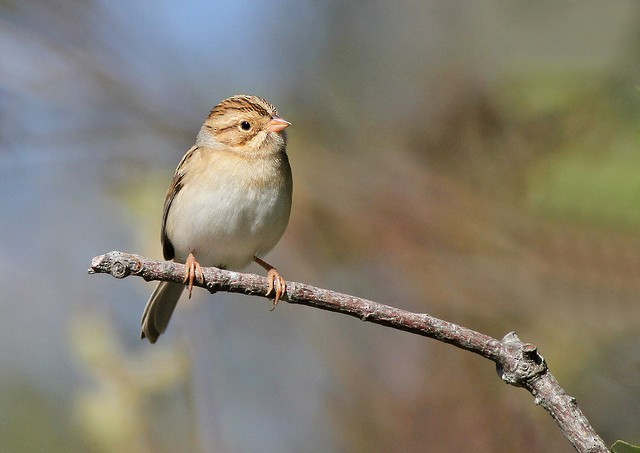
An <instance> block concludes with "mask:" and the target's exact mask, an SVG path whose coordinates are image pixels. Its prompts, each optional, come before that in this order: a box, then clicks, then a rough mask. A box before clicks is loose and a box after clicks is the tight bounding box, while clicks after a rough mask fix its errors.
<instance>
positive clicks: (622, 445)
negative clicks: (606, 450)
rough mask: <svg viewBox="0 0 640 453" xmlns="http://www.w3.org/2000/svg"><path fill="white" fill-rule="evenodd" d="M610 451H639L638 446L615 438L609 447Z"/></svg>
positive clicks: (614, 452)
mask: <svg viewBox="0 0 640 453" xmlns="http://www.w3.org/2000/svg"><path fill="white" fill-rule="evenodd" d="M611 453H640V447H638V446H636V445H631V444H630V443H627V442H625V441H623V440H617V441H616V443H615V444H613V446H612V447H611Z"/></svg>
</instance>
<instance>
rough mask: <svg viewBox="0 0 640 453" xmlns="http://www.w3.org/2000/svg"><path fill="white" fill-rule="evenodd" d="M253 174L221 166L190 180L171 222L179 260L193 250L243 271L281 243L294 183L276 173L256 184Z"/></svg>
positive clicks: (205, 260) (207, 261)
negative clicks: (236, 173) (270, 181)
mask: <svg viewBox="0 0 640 453" xmlns="http://www.w3.org/2000/svg"><path fill="white" fill-rule="evenodd" d="M286 165H287V166H288V163H287V164H286ZM261 168H262V169H263V170H267V169H266V168H264V165H262V166H261ZM261 171H262V170H261ZM271 171H273V168H272V169H271ZM287 172H288V167H287ZM248 173H249V174H251V173H252V172H251V171H249V172H244V173H243V174H242V176H241V177H240V178H238V177H234V176H233V175H231V174H229V173H225V172H224V171H215V172H213V174H209V175H208V176H207V177H201V178H198V179H190V180H188V181H186V182H185V184H184V186H183V188H182V189H181V190H180V192H179V193H178V194H177V195H176V197H175V199H174V200H173V203H172V204H171V208H170V210H169V213H168V216H167V225H166V232H167V236H168V238H169V240H170V241H171V243H172V244H173V247H174V249H175V255H176V256H175V259H176V260H177V261H179V262H184V261H185V260H186V257H187V256H188V255H189V253H191V252H193V254H194V256H195V257H196V260H197V261H198V262H199V263H200V264H201V265H202V266H216V267H226V268H228V269H238V270H239V269H242V268H244V267H245V266H247V265H248V264H249V263H250V262H251V261H252V259H253V257H254V256H262V255H264V254H266V253H267V252H269V251H270V250H271V249H272V248H273V247H274V246H275V245H276V243H277V242H278V241H279V240H280V238H281V237H282V234H283V233H284V230H285V229H286V227H287V223H288V222H289V212H290V209H291V189H290V186H287V185H284V184H282V183H281V181H279V179H278V176H276V177H275V178H274V177H272V178H270V179H273V184H264V183H262V184H252V183H251V180H250V179H248V178H247V176H246V175H247V174H248ZM253 174H254V176H256V177H259V176H260V174H259V172H258V173H257V174H256V172H255V171H254V172H253ZM272 176H273V175H272ZM280 176H284V175H280Z"/></svg>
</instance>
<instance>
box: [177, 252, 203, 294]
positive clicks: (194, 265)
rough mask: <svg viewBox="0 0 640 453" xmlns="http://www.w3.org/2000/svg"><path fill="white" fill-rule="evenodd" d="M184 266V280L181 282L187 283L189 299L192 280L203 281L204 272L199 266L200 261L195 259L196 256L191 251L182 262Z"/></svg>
mask: <svg viewBox="0 0 640 453" xmlns="http://www.w3.org/2000/svg"><path fill="white" fill-rule="evenodd" d="M184 264H185V266H186V272H185V275H184V280H182V283H185V284H186V283H187V282H188V286H187V291H189V299H191V292H192V291H193V282H194V281H195V280H197V281H198V282H199V283H204V273H203V272H202V267H200V263H198V262H197V261H196V257H195V256H193V253H189V256H188V257H187V261H186V262H185V263H184Z"/></svg>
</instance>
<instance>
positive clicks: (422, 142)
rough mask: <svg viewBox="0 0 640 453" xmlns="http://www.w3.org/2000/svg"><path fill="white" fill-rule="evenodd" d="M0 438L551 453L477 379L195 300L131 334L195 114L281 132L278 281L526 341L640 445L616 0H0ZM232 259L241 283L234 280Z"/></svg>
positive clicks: (633, 72)
mask: <svg viewBox="0 0 640 453" xmlns="http://www.w3.org/2000/svg"><path fill="white" fill-rule="evenodd" d="M0 55H1V56H2V58H1V61H2V62H1V63H0V193H1V194H2V195H0V213H1V218H0V233H1V234H0V285H1V287H2V292H1V293H2V295H1V300H0V450H1V451H3V452H23V451H49V452H70V451H103V452H114V451H118V452H150V451H159V452H172V451H202V452H210V451H216V452H284V451H292V452H293V451H305V452H326V451H335V452H347V451H349V452H352V451H354V452H360V451H362V452H364V451H380V452H382V451H441V452H454V451H455V452H457V451H473V452H495V451H527V452H549V451H554V452H555V451H557V452H570V451H573V450H572V448H571V446H570V445H569V443H568V442H567V441H566V440H565V438H564V437H563V435H562V434H561V432H560V431H559V430H558V428H557V427H556V425H555V423H554V422H553V420H552V419H551V417H550V416H549V415H548V414H547V413H546V412H544V410H543V409H541V408H540V407H537V406H535V404H534V401H533V398H532V397H531V395H530V394H529V393H527V392H526V391H524V390H521V389H516V388H513V387H507V386H506V385H505V384H503V383H502V382H501V381H500V379H499V378H498V377H497V375H496V374H495V370H494V366H493V364H492V363H491V362H488V361H487V360H484V359H482V358H479V357H476V356H474V355H472V354H469V353H467V352H464V351H461V350H457V349H455V348H453V347H452V346H448V345H443V344H440V343H438V342H436V341H433V340H429V339H425V338H421V337H417V336H414V335H410V334H407V333H403V332H399V331H394V330H391V329H388V328H383V327H380V326H376V325H372V324H368V323H362V322H359V321H358V320H356V319H353V318H348V317H346V316H340V315H337V314H332V313H326V312H322V311H320V310H314V309H310V308H306V307H300V306H290V305H288V304H286V303H285V304H281V305H280V306H279V307H278V309H277V310H275V312H273V313H269V308H270V302H269V301H267V300H266V299H259V298H248V297H244V296H240V295H226V294H216V295H215V296H211V295H208V294H206V293H205V292H204V291H201V290H198V291H196V292H195V293H194V295H196V297H194V299H192V300H190V301H187V300H183V301H182V303H181V304H180V305H179V307H178V309H177V312H176V314H175V315H174V318H173V320H172V323H171V325H170V328H169V331H168V332H167V333H166V334H165V335H164V336H162V337H161V338H160V341H159V342H158V344H156V345H153V346H152V345H149V344H148V343H147V342H146V341H140V339H139V319H140V315H141V313H142V309H143V307H144V305H145V303H146V301H147V298H148V296H149V295H150V293H151V291H152V290H153V288H154V286H155V285H154V284H153V283H147V282H144V281H143V280H142V279H137V278H129V279H126V280H123V281H118V280H115V279H113V278H111V277H108V276H101V275H97V276H88V275H87V273H86V270H87V268H88V267H89V265H90V262H91V258H93V257H94V256H96V255H99V254H102V253H105V252H108V251H111V250H121V251H129V252H136V253H140V254H143V255H147V256H150V257H154V258H161V256H162V253H161V248H160V241H159V231H160V220H161V210H162V204H163V201H164V196H165V192H166V188H167V187H168V184H169V181H170V179H171V177H172V175H173V171H174V169H175V166H176V165H177V163H178V161H179V159H180V158H181V157H182V155H183V153H184V152H185V151H186V150H187V149H188V148H189V147H190V146H191V145H192V144H193V142H194V139H195V135H196V133H197V131H198V129H199V128H200V125H201V123H202V121H203V120H204V118H205V117H206V116H207V114H208V112H209V110H210V109H211V108H212V107H213V106H214V105H215V104H216V103H218V102H219V101H220V100H221V99H223V98H225V97H227V96H230V95H232V94H234V93H238V92H240V93H253V94H257V95H260V96H262V97H264V98H266V99H268V100H269V101H271V102H272V103H273V104H275V105H276V106H277V107H278V109H279V111H280V113H281V115H282V116H283V117H284V118H286V119H288V120H289V121H291V122H292V123H293V126H292V127H291V128H290V129H289V131H290V132H289V156H290V160H291V164H292V167H293V172H294V178H295V188H294V203H293V211H292V216H291V222H290V225H289V228H288V230H287V232H286V234H285V236H284V238H283V239H282V241H281V242H280V243H279V244H278V245H277V247H276V248H275V249H274V250H273V252H272V253H271V254H270V255H269V256H268V260H269V261H270V262H271V263H273V264H274V265H276V266H277V267H278V269H279V270H280V271H281V273H282V274H283V275H284V276H285V278H286V279H288V280H292V281H301V282H306V283H309V284H313V285H317V286H320V287H324V288H331V289H334V290H338V291H342V292H346V293H351V294H355V295H359V296H363V297H367V298H371V299H373V300H377V301H380V302H382V303H386V304H389V305H393V306H397V307H401V308H405V309H408V310H412V311H417V312H426V313H429V314H431V315H433V316H436V317H439V318H443V319H447V320H449V321H452V322H456V323H458V324H462V325H465V326H467V327H470V328H472V329H475V330H478V331H481V332H483V333H486V334H489V335H492V336H494V337H497V338H501V337H502V336H503V335H504V334H506V333H507V332H509V331H511V330H515V331H517V332H518V334H519V335H520V337H521V338H522V339H523V340H525V341H528V342H532V343H534V344H536V345H538V347H539V349H540V351H541V353H542V354H543V355H544V357H545V358H546V359H547V360H548V362H549V364H550V367H551V371H552V372H553V373H554V374H555V375H556V377H557V378H558V379H559V381H560V383H561V385H562V386H563V387H564V388H565V389H566V390H567V392H568V393H569V394H570V395H573V396H575V397H576V398H577V400H578V403H579V404H580V407H581V408H582V410H583V411H584V412H585V414H586V416H587V417H588V418H589V420H590V421H591V422H592V424H593V425H594V427H595V428H596V430H597V431H598V433H599V434H600V435H601V436H602V437H603V438H604V439H605V441H606V442H607V444H609V445H610V444H612V443H613V441H614V440H616V439H625V440H627V441H630V442H635V443H640V430H638V426H640V425H639V422H640V381H639V380H638V379H637V375H638V371H639V370H640V336H639V334H638V322H639V321H640V305H639V304H638V297H639V296H640V281H639V280H638V278H637V274H638V271H639V270H640V253H639V252H640V235H639V234H638V232H639V231H640V209H639V207H640V153H639V152H638V148H639V146H638V145H639V139H640V135H639V134H640V122H639V120H640V91H639V89H640V78H639V75H640V74H639V66H638V65H639V63H640V58H639V57H640V4H639V3H638V2H635V1H631V0H629V1H622V0H621V1H616V2H610V3H607V5H606V7H603V4H602V2H597V1H593V0H584V1H569V0H567V1H560V2H558V1H537V2H529V1H512V2H505V1H498V0H485V1H481V2H462V1H450V0H430V1H417V0H406V1H401V2H395V3H394V4H393V6H391V4H390V3H389V2H385V1H369V2H364V1H351V2H340V1H335V0H331V1H323V2H320V1H315V2H297V1H293V0H280V1H275V0H274V1H265V2H249V1H236V2H205V1H196V0H188V1H184V2H145V1H130V2H108V1H106V0H46V1H45V0H30V1H17V0H2V1H0ZM248 270H249V271H251V272H259V273H263V271H261V270H260V269H259V268H255V267H251V268H249V269H248Z"/></svg>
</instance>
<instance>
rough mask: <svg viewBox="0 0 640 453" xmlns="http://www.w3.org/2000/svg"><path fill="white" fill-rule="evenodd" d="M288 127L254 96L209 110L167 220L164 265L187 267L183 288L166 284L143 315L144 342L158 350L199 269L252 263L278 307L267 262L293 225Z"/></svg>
mask: <svg viewBox="0 0 640 453" xmlns="http://www.w3.org/2000/svg"><path fill="white" fill-rule="evenodd" d="M289 126H290V123H289V122H288V121H286V120H284V119H282V118H280V117H279V116H278V112H277V111H276V109H275V107H273V106H272V105H271V104H269V103H268V102H267V101H265V100H264V99H261V98H259V97H257V96H249V95H244V94H238V95H235V96H232V97H230V98H228V99H225V100H224V101H222V102H220V103H219V104H218V105H216V106H215V107H214V109H213V110H211V113H210V114H209V116H208V117H207V119H206V121H205V122H204V124H203V125H202V128H201V129H200V132H199V133H198V136H197V138H196V143H195V145H194V146H193V147H192V148H191V149H190V150H189V151H187V153H186V154H185V155H184V157H183V158H182V160H181V161H180V163H179V164H178V168H176V173H175V176H174V177H173V180H172V181H171V185H170V186H169V190H168V192H167V197H166V199H165V202H164V211H163V215H162V231H161V240H162V247H163V254H164V258H165V259H166V260H175V261H177V262H180V263H185V264H186V265H187V272H186V275H185V278H184V282H183V284H179V283H169V282H161V283H160V284H159V285H158V286H157V288H156V289H155V291H154V292H153V294H151V297H150V298H149V302H147V306H146V307H145V309H144V313H143V314H142V334H141V338H147V339H148V340H149V341H150V342H151V343H155V342H156V341H157V339H158V336H160V334H162V333H163V332H164V331H165V329H166V328H167V324H168V323H169V319H170V318H171V314H172V313H173V310H174V308H175V307H176V304H177V303H178V299H179V298H180V295H181V294H182V291H183V290H184V288H185V284H186V287H187V288H188V291H189V297H191V291H192V288H193V282H194V280H196V279H197V280H199V281H203V280H204V276H203V274H202V269H201V266H205V267H208V266H215V267H219V268H223V269H234V270H239V269H242V268H244V267H245V266H247V265H248V264H249V263H251V262H252V261H255V262H256V263H258V264H259V265H260V266H262V267H263V268H265V269H266V270H267V271H268V274H267V276H268V278H269V289H268V291H267V295H269V294H270V293H271V292H272V291H275V298H274V301H273V306H274V307H275V306H276V304H277V303H278V300H279V299H280V298H281V297H282V295H283V294H284V293H285V292H286V282H285V280H284V279H283V278H282V277H281V276H280V274H279V273H278V271H277V270H276V269H275V268H274V267H273V266H271V265H270V264H268V263H266V262H265V261H263V260H262V257H263V256H264V255H265V254H266V253H267V252H269V251H270V250H271V249H272V248H273V247H274V246H275V245H276V243H277V242H278V241H279V240H280V238H281V237H282V235H283V233H284V230H285V229H286V227H287V223H288V222H289V213H290V211H291V194H292V190H293V179H292V177H291V167H290V166H289V159H288V158H287V154H286V145H287V139H286V134H285V131H284V130H285V129H286V128H287V127H289Z"/></svg>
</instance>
